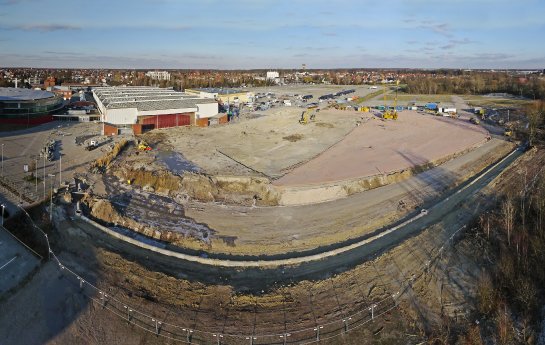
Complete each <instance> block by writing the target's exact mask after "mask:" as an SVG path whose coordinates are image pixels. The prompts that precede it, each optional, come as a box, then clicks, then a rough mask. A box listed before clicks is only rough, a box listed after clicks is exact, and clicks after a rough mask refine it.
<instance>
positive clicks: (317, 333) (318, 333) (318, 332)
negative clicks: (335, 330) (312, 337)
mask: <svg viewBox="0 0 545 345" xmlns="http://www.w3.org/2000/svg"><path fill="white" fill-rule="evenodd" d="M322 328H324V326H317V327H316V328H314V331H316V341H320V329H322Z"/></svg>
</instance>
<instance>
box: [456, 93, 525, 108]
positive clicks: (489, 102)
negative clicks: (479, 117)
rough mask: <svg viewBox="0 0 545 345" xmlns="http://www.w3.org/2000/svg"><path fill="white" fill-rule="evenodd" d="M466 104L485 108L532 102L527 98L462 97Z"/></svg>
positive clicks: (518, 106)
mask: <svg viewBox="0 0 545 345" xmlns="http://www.w3.org/2000/svg"><path fill="white" fill-rule="evenodd" d="M464 100H465V101H466V102H467V104H468V105H470V106H472V107H485V108H523V107H525V106H527V105H529V104H531V103H532V101H531V100H527V99H513V98H496V97H484V96H470V97H464Z"/></svg>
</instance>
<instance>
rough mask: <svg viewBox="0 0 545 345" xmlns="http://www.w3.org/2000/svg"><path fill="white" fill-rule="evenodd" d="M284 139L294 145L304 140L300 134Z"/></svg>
mask: <svg viewBox="0 0 545 345" xmlns="http://www.w3.org/2000/svg"><path fill="white" fill-rule="evenodd" d="M282 139H284V140H287V141H289V142H292V143H294V142H296V141H299V140H301V139H303V134H299V133H297V134H291V135H288V136H285V137H282Z"/></svg>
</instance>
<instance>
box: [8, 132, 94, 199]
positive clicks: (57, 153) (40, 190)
mask: <svg viewBox="0 0 545 345" xmlns="http://www.w3.org/2000/svg"><path fill="white" fill-rule="evenodd" d="M99 134H100V125H99V124H95V123H81V122H51V123H47V124H44V125H40V126H37V127H33V128H29V129H24V130H20V131H10V132H2V133H0V144H1V145H2V151H3V154H2V156H3V164H2V166H3V167H2V170H1V171H0V177H1V182H2V184H1V185H2V186H3V187H2V194H4V195H5V196H6V197H8V198H9V199H10V200H11V201H12V202H13V203H17V204H19V203H23V204H25V205H27V204H31V203H33V202H36V201H39V200H42V199H44V198H45V197H46V196H47V195H48V193H49V191H50V190H51V189H54V188H57V187H58V186H59V184H60V183H61V181H62V182H63V183H64V182H65V181H69V180H70V179H71V178H72V177H73V175H74V173H76V172H80V173H81V172H85V169H86V168H85V166H86V164H87V163H88V162H90V161H91V160H92V159H94V158H96V157H98V156H100V154H101V150H95V151H92V152H87V151H85V150H84V147H83V146H82V145H77V144H76V140H75V138H77V137H83V136H93V135H95V136H96V135H99ZM104 140H105V139H104ZM48 142H54V144H53V145H52V152H51V155H50V157H49V158H48V157H47V155H43V154H42V155H40V151H42V150H43V148H44V146H46V144H47V143H48ZM61 155H62V158H61ZM36 177H37V178H36ZM44 177H45V178H44Z"/></svg>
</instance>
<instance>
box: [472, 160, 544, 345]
mask: <svg viewBox="0 0 545 345" xmlns="http://www.w3.org/2000/svg"><path fill="white" fill-rule="evenodd" d="M531 154H533V153H531ZM537 155H541V156H542V154H541V153H540V152H539V151H538V153H537ZM542 164H543V162H540V163H537V164H535V165H534V169H536V170H537V169H540V165H542ZM527 169H528V168H526V167H525V168H524V169H521V170H519V173H518V176H514V177H513V178H511V179H510V180H509V181H510V183H513V184H514V185H515V186H513V187H514V188H511V189H510V192H508V193H507V194H506V195H505V196H504V197H503V199H502V201H501V202H499V205H498V208H497V209H496V210H495V211H493V212H490V213H486V214H484V215H481V217H480V219H479V226H478V227H479V229H480V232H479V233H477V235H478V236H477V237H478V238H480V239H481V240H482V242H483V247H484V248H483V251H482V255H483V257H484V259H485V261H488V262H489V263H490V266H489V267H488V268H487V269H486V270H485V273H483V274H482V276H481V278H480V281H479V284H478V287H477V291H478V301H477V307H478V308H477V310H478V312H479V314H480V315H479V319H480V320H482V321H483V322H482V324H481V325H480V326H479V327H480V330H481V332H480V333H481V334H483V335H485V337H486V338H489V339H490V338H494V339H495V340H496V343H500V344H512V343H519V342H527V341H528V339H529V338H530V337H532V336H533V337H535V334H536V332H539V328H538V326H539V323H540V319H541V315H540V314H541V308H542V306H543V304H544V302H545V291H544V289H543V287H544V286H545V269H543V262H545V224H544V221H545V173H544V171H543V170H542V169H541V170H538V171H539V172H538V173H536V172H535V171H534V173H530V172H529V171H528V170H527ZM480 338H481V337H480V336H479V337H475V338H474V339H477V341H469V342H467V343H470V344H482V342H481V341H480ZM534 339H535V338H534Z"/></svg>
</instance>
